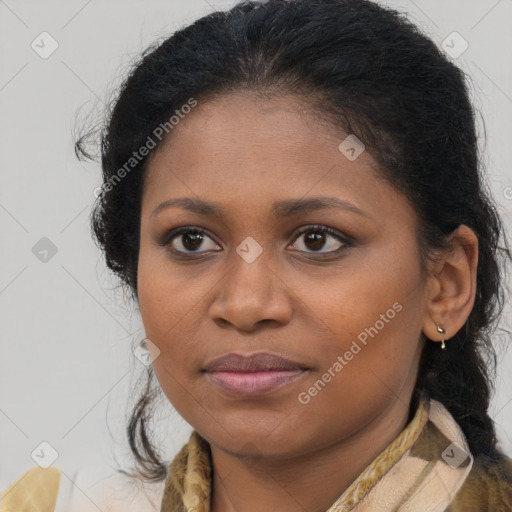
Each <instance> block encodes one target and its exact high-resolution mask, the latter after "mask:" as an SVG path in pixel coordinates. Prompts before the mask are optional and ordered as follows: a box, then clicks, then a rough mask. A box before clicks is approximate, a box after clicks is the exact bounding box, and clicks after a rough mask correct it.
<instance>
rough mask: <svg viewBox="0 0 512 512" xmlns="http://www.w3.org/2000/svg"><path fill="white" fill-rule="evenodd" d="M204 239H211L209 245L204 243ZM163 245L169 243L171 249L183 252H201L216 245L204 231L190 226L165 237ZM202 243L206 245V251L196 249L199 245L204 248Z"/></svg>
mask: <svg viewBox="0 0 512 512" xmlns="http://www.w3.org/2000/svg"><path fill="white" fill-rule="evenodd" d="M206 240H210V241H211V243H210V244H209V247H208V244H205V241H206ZM165 245H169V246H171V249H172V250H173V251H176V252H179V253H183V254H187V253H202V252H206V251H208V250H214V249H215V247H218V245H217V244H216V243H215V242H213V240H212V239H211V238H210V237H209V236H208V235H207V234H206V233H205V232H204V231H202V230H200V229H190V228H186V229H182V230H180V231H177V232H174V233H173V234H172V236H169V237H167V241H166V242H165ZM204 245H206V251H199V250H198V249H200V248H201V247H203V248H204Z"/></svg>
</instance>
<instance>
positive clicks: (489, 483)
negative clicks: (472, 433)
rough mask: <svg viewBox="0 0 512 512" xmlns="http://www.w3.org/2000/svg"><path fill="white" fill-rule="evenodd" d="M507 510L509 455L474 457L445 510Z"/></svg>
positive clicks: (511, 487)
mask: <svg viewBox="0 0 512 512" xmlns="http://www.w3.org/2000/svg"><path fill="white" fill-rule="evenodd" d="M459 510H460V511H464V512H472V511H475V512H509V511H510V510H512V459H510V458H509V457H507V456H506V455H504V454H500V456H499V458H497V459H492V458H490V457H487V456H485V455H479V456H476V457H475V458H474V462H473V467H472V468H471V471H470V472H469V475H468V476H467V478H466V480H465V482H464V484H463V486H462V487H461V488H460V490H459V492H458V493H457V495H456V496H455V498H454V500H453V502H452V504H451V506H450V508H449V509H448V511H453V512H458V511H459Z"/></svg>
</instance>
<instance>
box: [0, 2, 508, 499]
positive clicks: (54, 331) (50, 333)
mask: <svg viewBox="0 0 512 512" xmlns="http://www.w3.org/2000/svg"><path fill="white" fill-rule="evenodd" d="M232 3H233V2H216V1H214V0H187V1H183V2H181V1H178V0H166V1H156V0H150V1H141V0H139V1H131V2H127V1H113V0H103V1H100V0H89V1H87V0H72V1H70V0H67V1H49V0H45V1H35V0H34V1H24V0H0V39H1V44H0V51H1V58H0V63H1V64H0V66H1V67H0V109H1V112H2V115H1V117H0V133H1V137H0V158H1V167H0V169H1V184H2V186H1V187H0V227H1V233H2V240H1V260H0V336H1V357H0V461H1V462H0V489H4V488H5V487H6V486H7V485H8V484H9V483H11V482H12V481H14V480H15V479H16V478H18V477H19V475H20V474H21V473H22V472H23V471H26V470H27V469H28V468H30V467H32V466H34V465H35V464H36V462H35V459H32V458H31V453H33V452H34V450H36V453H37V450H41V448H40V443H41V442H43V441H45V442H47V443H49V444H50V445H51V446H52V447H53V449H54V450H55V451H56V453H57V454H58V458H57V459H56V461H55V462H54V465H55V466H57V467H59V468H61V469H62V470H63V471H64V472H65V474H66V475H69V477H70V478H72V475H73V474H74V473H75V471H76V470H77V469H79V468H83V467H87V466H89V465H93V464H99V465H104V466H105V467H109V466H113V465H114V460H117V461H118V462H119V463H121V464H122V462H123V460H125V458H126V457H127V455H128V445H127V442H126V441H125V439H124V429H125V424H126V420H125V416H126V414H127V404H128V400H129V397H130V390H131V389H132V386H133V385H134V384H135V381H136V379H137V377H138V376H139V375H140V374H141V373H142V372H143V371H144V366H143V364H142V363H141V362H140V361H139V360H138V359H136V358H135V357H134V355H133V353H132V350H133V347H135V345H136V344H137V343H138V342H139V341H141V340H142V339H143V338H144V332H143V329H142V324H141V321H140V317H139V315H138V313H137V312H136V311H135V309H134V308H133V307H132V305H131V304H130V303H129V302H128V300H127V298H126V297H124V296H123V295H122V293H121V292H119V291H115V290H114V286H115V284H116V282H115V281H114V280H113V279H112V278H111V277H109V275H108V273H107V272H106V270H105V267H104V264H103V261H102V258H101V256H100V254H99V251H98V250H97V248H96V246H95V245H94V243H93V242H92V239H91V237H90V234H89V224H88V214H89V211H90V208H91V205H92V203H93V200H94V196H93V194H94V190H95V188H96V187H97V186H98V185H99V184H100V183H101V182H100V170H99V166H97V165H96V164H89V163H87V164H85V163H79V162H77V161H76V160H75V158H74V154H73V146H72V129H73V126H74V123H75V117H76V112H77V109H78V108H79V107H80V106H81V105H85V106H84V109H85V110H84V111H83V112H85V113H87V112H88V111H91V110H92V109H93V107H94V102H95V101H99V102H101V101H103V100H104V99H105V97H106V94H107V92H108V91H109V90H110V89H111V88H112V87H114V86H115V84H116V83H118V82H119V79H120V78H121V77H122V76H123V74H124V72H125V71H126V70H127V69H128V66H129V64H130V60H131V59H133V58H135V57H136V56H137V55H138V54H139V52H140V51H141V50H143V49H144V48H145V47H146V46H147V45H148V44H150V43H151V42H153V41H154V40H155V39H158V38H160V37H162V36H164V35H166V34H168V33H170V32H172V31H174V30H175V29H177V28H179V27H181V26H183V25H186V24H189V23H190V22H192V21H193V20H194V19H196V18H198V17H200V16H202V15H204V14H206V13H208V12H210V11H212V10H214V9H218V8H227V7H229V6H230V5H231V4H232ZM382 3H384V4H387V5H390V6H393V7H395V8H397V9H399V10H402V11H404V12H407V13H409V15H410V18H411V19H412V20H413V21H414V22H416V23H417V24H418V25H420V26H421V27H423V29H424V30H425V31H426V32H427V33H428V34H429V35H430V36H431V37H432V38H433V39H434V40H435V41H436V42H437V43H438V44H439V45H442V44H443V43H442V42H443V41H444V40H446V38H447V37H448V36H450V34H452V33H453V32H454V31H456V32H458V33H459V34H461V36H462V37H463V38H464V40H466V41H467V43H468V44H469V47H468V49H467V50H466V51H465V52H464V53H463V54H462V55H461V56H459V57H457V58H456V59H455V60H456V61H457V62H458V63H459V64H460V66H462V67H463V69H465V70H466V71H467V72H468V73H469V75H470V76H471V77H472V79H473V83H474V88H473V100H474V104H475V106H476V107H477V109H478V110H479V111H481V112H482V115H483V118H484V119H485V126H486V129H487V140H482V151H484V152H485V163H486V165H487V168H488V177H489V186H490V187H491V188H492V190H493V192H494V194H495V197H496V199H497V200H498V201H499V203H500V211H501V212H502V214H503V215H504V219H505V222H506V224H507V227H508V229H509V232H510V226H511V221H512V171H511V162H512V144H511V143H510V137H511V135H512V126H511V121H510V120H511V119H512V69H511V57H510V55H511V50H512V31H510V26H511V23H512V1H510V0H499V1H496V0H473V1H468V0H449V1H446V0H443V1H441V0H438V1H433V0H428V1H427V0H415V1H412V0H402V1H386V2H382ZM44 31H46V32H48V33H49V34H50V35H51V37H52V38H53V39H54V40H55V41H57V43H58V48H57V50H56V51H55V52H54V53H53V54H52V55H50V56H49V57H48V58H42V57H41V56H40V54H38V53H36V51H35V50H34V49H33V48H32V47H31V44H32V42H33V41H35V43H34V44H38V45H39V48H40V51H43V48H42V47H43V46H44V49H45V50H44V51H48V50H49V49H51V46H50V45H51V43H52V41H51V40H50V39H49V38H48V36H40V34H41V33H42V32H44ZM42 38H45V39H44V43H41V39H42ZM448 41H450V39H448ZM453 44H455V50H457V48H459V49H460V48H461V46H457V45H460V44H461V43H459V42H457V43H453ZM99 105H100V106H101V103H99ZM479 123H480V121H479ZM480 130H481V131H482V132H483V127H482V125H481V123H480ZM44 237H46V238H48V239H49V240H50V241H51V244H50V243H49V242H48V240H43V241H41V239H42V238H44ZM37 244H39V245H37ZM53 246H54V247H55V249H56V251H57V252H56V253H55V254H52V252H51V247H53ZM34 247H36V249H33V248H34ZM45 248H46V249H49V248H50V249H49V250H50V252H49V253H48V254H47V255H46V261H41V258H44V257H45V256H44V253H41V252H40V251H42V250H44V249H45ZM55 249H54V250H55ZM34 253H36V254H34ZM510 318H511V312H510V309H507V310H506V312H505V316H504V318H503V321H502V326H503V327H507V326H508V325H509V324H510V321H509V320H510ZM497 338H499V339H500V340H501V341H504V340H505V337H504V336H502V335H500V333H497ZM499 354H500V357H499V359H500V367H499V372H500V374H499V378H498V380H497V393H496V396H495V397H494V399H493V402H492V411H493V417H494V419H495V421H496V422H497V424H498V432H499V435H500V438H501V441H502V443H503V448H504V450H505V451H506V452H507V453H508V454H509V455H512V426H511V425H512V386H511V383H512V378H511V371H510V370H511V369H512V351H510V350H509V351H508V352H507V353H505V350H504V349H503V347H501V348H499ZM161 416H162V418H163V419H162V421H161V422H160V423H159V428H160V432H161V433H162V435H161V438H162V441H163V443H164V444H163V446H164V453H166V454H167V455H168V456H169V457H172V456H173V455H174V454H175V453H176V452H177V450H178V449H179V448H180V447H181V446H182V444H183V443H184V442H185V441H186V440H187V439H188V436H189V434H190V432H191V428H190V426H189V425H187V424H186V423H185V422H184V421H183V420H181V418H180V417H179V416H178V415H177V414H176V413H175V412H173V411H172V408H171V407H170V406H169V407H168V409H167V410H163V411H162V414H161ZM164 438H165V439H164ZM50 451H51V450H50ZM46 453H47V454H48V450H47V451H46Z"/></svg>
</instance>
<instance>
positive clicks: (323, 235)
mask: <svg viewBox="0 0 512 512" xmlns="http://www.w3.org/2000/svg"><path fill="white" fill-rule="evenodd" d="M303 235H306V236H304V242H303V243H302V245H303V246H304V247H306V248H307V249H310V251H305V252H310V253H317V252H318V253H320V254H326V253H327V254H329V253H337V252H340V251H341V250H343V249H345V248H347V247H350V242H349V241H348V240H347V239H346V238H345V237H343V236H342V235H341V234H340V233H339V232H338V231H336V230H335V229H332V228H328V227H326V226H316V225H315V226H308V227H306V228H304V229H302V230H301V231H300V232H299V234H298V236H297V239H299V238H300V237H301V236H303ZM329 239H331V240H334V241H335V242H334V243H333V242H332V241H331V243H328V240H329ZM299 245H300V244H299ZM333 245H334V249H331V250H328V251H323V252H320V249H322V248H324V247H325V246H328V247H331V248H332V247H333ZM336 245H337V247H336ZM299 250H302V249H299Z"/></svg>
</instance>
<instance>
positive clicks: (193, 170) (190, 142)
mask: <svg viewBox="0 0 512 512" xmlns="http://www.w3.org/2000/svg"><path fill="white" fill-rule="evenodd" d="M170 135H171V136H170V137H169V138H168V139H167V140H166V141H165V143H164V144H163V145H162V146H160V147H159V149H158V151H156V152H155V153H154V154H153V155H152V158H151V160H150V162H149V166H148V174H147V177H146V182H145V189H144V193H143V202H142V212H141V229H140V254H139V268H138V299H139V306H140V312H141V316H142V320H143V323H144V327H145V330H146V336H147V338H149V339H150V340H151V341H152V342H153V343H154V344H155V345H156V346H157V347H158V349H159V350H160V354H159V356H158V357H157V358H156V359H155V360H154V362H153V366H154V370H155V373H156V376H157V378H158V380H159V382H160V384H161V386H162V389H163V391H164V393H165V395H166V396H167V398H168V399H169V400H170V402H171V403H172V404H173V406H174V407H175V408H176V410H177V411H178V412H179V413H180V414H181V415H182V416H183V418H184V419H185V420H186V421H187V422H188V423H189V424H190V425H192V427H194V428H195V429H196V430H197V431H198V432H199V433H200V434H201V435H202V436H203V437H204V438H205V439H206V440H207V441H208V442H209V443H210V445H211V449H212V459H213V466H214V480H213V495H212V496H213V497H212V511H213V512H220V511H223V512H231V511H237V512H245V511H249V510H250V511H251V512H259V511H262V512H263V511H265V512H267V511H268V510H280V511H283V512H287V511H325V510H327V509H328V508H329V506H330V505H331V504H332V503H333V502H334V501H335V500H336V499H337V497H338V496H340V495H341V494H342V492H343V491H344V490H345V489H346V488H347V487H348V486H349V485H350V483H351V482H352V481H353V480H354V479H355V478H356V477H357V476H358V474H359V473H360V472H361V471H362V470H363V469H364V468H365V467H366V466H367V465H368V464H369V463H370V462H371V461H372V460H373V459H374V458H375V457H376V456H377V455H378V454H379V453H380V452H381V451H382V450H383V449H384V448H385V447H386V446H387V445H388V444H389V443H390V442H391V441H392V440H393V439H394V438H395V437H396V436H397V435H398V433H399V432H400V431H401V430H402V429H403V428H404V427H405V425H406V424H407V422H408V421H409V419H410V412H411V411H410V400H411V396H412V392H413V390H414V385H415V380H416V375H417V368H418V362H419V356H420V353H421V349H422V347H423V345H424V343H432V342H433V341H431V340H436V341H439V340H441V339H442V338H441V335H440V334H438V333H437V331H436V323H435V322H440V324H441V326H443V327H444V328H445V330H446V334H445V335H444V336H443V337H444V339H446V340H448V341H447V345H449V338H450V337H451V336H453V335H454V334H455V333H456V332H457V331H458V330H459V329H460V328H461V327H462V326H463V324H464V322H465V320H466V318H467V317H468V315H469V313H470V311H471V308H472V306H473V303H474V296H475V287H476V265H477V258H478V244H477V239H476V237H475V235H474V233H473V232H472V231H471V230H470V229H469V228H467V227H466V226H462V227H460V228H459V230H458V231H456V232H455V235H454V236H453V238H452V241H453V251H452V252H451V253H449V254H446V255H444V256H443V258H442V259H441V260H439V261H438V262H437V264H436V265H435V266H432V268H430V269H429V271H430V274H429V275H428V276H427V275H422V273H421V268H420V255H419V252H418V251H419V249H418V244H417V240H416V229H417V217H416V214H415V212H414V210H413V208H412V206H411V205H410V204H409V202H408V200H407V198H405V197H404V196H402V195H401V194H399V193H398V192H397V191H395V190H394V189H393V188H392V187H391V186H390V185H389V184H387V183H386V182H385V181H383V180H380V179H378V176H377V175H376V173H375V169H376V168H377V165H376V163H375V161H374V160H373V158H372V157H371V156H370V154H369V153H368V152H367V151H364V152H363V153H362V154H361V155H360V156H359V157H358V158H357V159H355V160H354V161H350V160H349V159H348V158H346V156H345V155H344V154H342V153H341V152H340V150H339V149H338V146H339V144H340V142H342V141H343V140H344V139H345V138H346V136H347V134H343V133H340V131H339V130H337V129H335V128H334V127H332V126H331V125H328V124H327V123H323V122H321V121H320V120H319V119H317V118H315V117H314V116H313V115H311V114H308V113H307V112H306V110H305V107H304V105H303V104H301V103H300V102H299V100H297V99H295V98H291V97H276V98H273V99H261V98H258V97H256V96H254V95H251V94H249V93H244V94H242V93H240V94H230V95H225V96H218V97H216V98H214V99H213V100H211V101H209V102H201V101H199V104H198V106H197V107H196V108H195V109H194V110H193V111H192V112H191V113H190V114H189V115H188V116H187V117H186V118H185V119H183V120H182V121H181V122H180V124H179V125H178V126H176V127H175V128H174V130H173V131H172V133H171V134H170ZM313 196H315V197H319V196H327V197H336V198H338V199H342V200H345V201H349V202H350V203H352V204H354V205H356V206H357V207H358V208H360V209H361V210H363V211H364V212H365V214H366V215H365V216H363V215H358V214H356V213H353V212H350V211H348V210H344V209H339V208H330V209H322V210H318V211H314V212H304V211H299V212H298V213H297V214H296V215H295V216H293V217H289V218H280V217H277V216H275V215H274V214H273V212H272V209H271V206H272V203H273V202H274V201H279V200H284V199H303V198H308V197H313ZM179 197H190V198H195V199H197V198H200V199H202V200H205V201H215V202H218V203H219V204H220V206H221V207H222V209H223V210H224V217H223V218H222V219H217V218H215V217H212V216H204V215H200V214H198V213H194V212H190V211H187V210H186V209H184V208H181V207H179V206H172V207H169V208H167V209H164V210H162V211H161V212H160V213H158V215H155V216H152V215H151V213H152V212H153V210H154V209H155V208H156V207H157V205H159V204H160V203H161V202H163V201H166V200H168V199H172V198H179ZM315 224H318V225H320V226H321V227H330V228H333V229H335V230H336V231H338V232H339V234H340V236H341V237H349V238H348V240H349V241H351V243H350V245H346V244H345V243H344V242H340V241H338V240H336V238H334V237H332V235H330V234H328V233H325V232H324V231H322V230H321V229H320V230H319V229H318V228H316V229H315V228H312V230H311V231H312V232H313V233H318V235H317V236H320V235H322V234H323V235H324V237H325V238H324V243H323V244H322V239H320V242H316V243H313V242H312V241H311V238H309V239H308V236H307V234H300V235H298V230H299V228H302V227H306V226H312V225H315ZM185 226H189V227H196V228H203V229H205V230H206V232H207V234H206V235H205V237H204V239H203V242H202V245H201V243H200V242H199V243H197V241H196V242H195V244H194V243H191V241H190V239H189V238H187V236H186V235H185V236H183V235H177V236H175V237H174V238H173V239H172V240H170V241H169V242H168V244H167V247H164V246H162V245H161V244H159V242H161V241H162V240H163V239H164V237H165V235H166V234H168V233H169V232H170V231H171V230H172V229H174V228H178V227H185ZM311 231H310V232H311ZM248 236H250V237H252V238H253V239H255V240H256V241H257V243H258V244H259V245H260V246H261V248H262V253H261V254H260V255H259V256H258V257H257V258H256V259H255V260H254V261H253V262H251V263H248V262H247V261H245V260H244V259H243V258H242V257H241V256H240V255H239V254H238V253H237V251H236V248H237V247H238V246H239V245H240V244H242V242H243V241H244V240H245V239H246V237H248ZM192 242H194V240H192ZM187 243H188V245H187ZM340 247H342V248H343V247H345V248H344V249H342V250H341V252H339V253H337V254H336V253H335V252H333V251H335V250H336V249H338V248H340ZM171 248H174V249H175V250H176V251H181V252H182V254H183V256H182V257H181V258H180V257H179V256H178V255H176V254H173V253H172V252H171ZM198 253H201V254H198ZM395 303H397V304H398V305H399V306H401V309H400V310H399V311H398V312H396V311H395V312H396V314H395V315H393V318H392V319H389V317H386V318H387V320H388V321H387V322H386V321H384V322H381V323H383V327H381V328H380V329H378V332H377V334H373V337H372V336H368V339H367V344H366V345H363V344H362V343H358V345H359V346H360V347H361V350H360V351H358V352H357V354H355V355H354V356H353V358H352V359H351V360H350V361H347V360H346V358H344V361H345V362H346V363H347V364H344V365H343V368H342V370H341V371H338V372H334V373H335V377H332V378H331V379H330V381H329V382H328V383H327V384H326V385H325V386H324V387H322V388H321V390H320V391H318V392H317V393H316V394H315V396H310V400H309V401H308V402H307V403H301V402H300V401H299V399H298V396H299V394H300V393H301V392H307V391H308V389H310V388H311V386H313V384H314V383H315V382H316V381H318V379H321V378H322V375H323V374H325V372H326V371H327V370H328V368H332V367H333V364H334V363H335V362H336V361H337V360H338V361H339V359H338V356H342V357H343V356H344V354H345V353H346V352H347V350H349V349H350V347H351V346H353V345H352V343H353V342H354V341H355V340H357V339H358V335H360V333H361V332H364V331H365V329H367V328H370V327H371V326H375V325H376V322H377V321H378V320H379V319H382V316H385V315H386V311H388V310H390V309H393V304H395ZM395 307H396V308H397V306H395ZM381 323H379V324H377V325H379V326H380V325H381ZM425 336H426V337H427V338H429V339H427V340H426V339H425ZM439 349H440V347H439ZM260 351H268V352H273V353H276V354H279V355H281V356H283V357H285V358H288V359H292V360H294V361H298V362H300V363H302V364H303V365H304V366H306V367H307V368H309V371H307V372H305V373H303V374H302V375H301V377H300V378H298V379H297V380H295V381H293V382H291V383H289V384H287V385H285V386H282V387H280V388H278V389H275V390H273V391H272V392H271V393H268V394H266V395H262V396H258V397H251V398H237V397H234V396H232V395H228V394H226V393H225V392H223V391H222V390H220V389H219V388H218V387H217V386H215V385H214V384H212V383H211V382H210V380H209V379H208V378H207V376H206V375H205V374H204V373H203V372H201V370H202V369H203V368H204V367H205V365H206V363H207V362H209V361H211V360H212V359H214V358H216V357H218V356H220V355H224V354H227V353H231V352H237V353H240V354H253V353H256V352H260ZM302 396H303V397H304V394H303V395H302Z"/></svg>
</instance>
